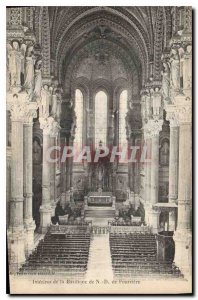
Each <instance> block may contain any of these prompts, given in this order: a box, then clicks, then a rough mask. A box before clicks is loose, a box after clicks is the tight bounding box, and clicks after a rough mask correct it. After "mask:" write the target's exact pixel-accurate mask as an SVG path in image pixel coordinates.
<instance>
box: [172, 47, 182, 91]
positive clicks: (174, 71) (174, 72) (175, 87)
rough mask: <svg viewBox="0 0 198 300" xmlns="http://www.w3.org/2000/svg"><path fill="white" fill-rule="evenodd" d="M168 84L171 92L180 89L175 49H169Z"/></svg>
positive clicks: (178, 61) (178, 66) (177, 58)
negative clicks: (169, 72)
mask: <svg viewBox="0 0 198 300" xmlns="http://www.w3.org/2000/svg"><path fill="white" fill-rule="evenodd" d="M170 69H171V76H170V84H171V88H172V89H173V92H177V91H179V89H180V60H179V53H178V50H177V49H171V53H170Z"/></svg>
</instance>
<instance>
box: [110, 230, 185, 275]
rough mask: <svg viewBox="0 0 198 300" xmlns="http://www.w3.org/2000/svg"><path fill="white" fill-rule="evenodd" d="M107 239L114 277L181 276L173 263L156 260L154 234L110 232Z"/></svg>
mask: <svg viewBox="0 0 198 300" xmlns="http://www.w3.org/2000/svg"><path fill="white" fill-rule="evenodd" d="M109 240H110V249H111V258H112V267H113V272H114V276H115V277H116V278H134V277H141V278H150V279H158V278H162V277H163V278H180V279H181V278H183V275H182V274H181V272H180V270H179V269H178V268H177V267H176V266H175V265H174V263H172V262H171V261H158V260H157V246H156V240H155V235H154V234H151V233H146V234H143V233H129V234H123V233H111V234H110V237H109Z"/></svg>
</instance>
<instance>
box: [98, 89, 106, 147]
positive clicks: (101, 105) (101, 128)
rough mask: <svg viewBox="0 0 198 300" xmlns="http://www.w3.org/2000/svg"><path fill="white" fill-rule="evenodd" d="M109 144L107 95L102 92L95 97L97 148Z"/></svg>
mask: <svg viewBox="0 0 198 300" xmlns="http://www.w3.org/2000/svg"><path fill="white" fill-rule="evenodd" d="M100 142H102V145H103V146H106V142H107V95H106V94H105V93H104V92H103V91H100V92H98V93H97V94H96V97H95V148H98V146H99V143H100Z"/></svg>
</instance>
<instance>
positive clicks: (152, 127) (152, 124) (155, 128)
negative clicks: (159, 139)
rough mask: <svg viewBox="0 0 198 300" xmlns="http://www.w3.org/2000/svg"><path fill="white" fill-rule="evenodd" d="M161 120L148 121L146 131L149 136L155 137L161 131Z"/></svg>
mask: <svg viewBox="0 0 198 300" xmlns="http://www.w3.org/2000/svg"><path fill="white" fill-rule="evenodd" d="M162 125H163V120H149V121H148V123H147V124H146V131H148V132H149V133H150V136H151V137H152V136H157V135H159V132H160V131H161V130H162Z"/></svg>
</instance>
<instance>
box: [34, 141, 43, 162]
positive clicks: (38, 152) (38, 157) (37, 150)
mask: <svg viewBox="0 0 198 300" xmlns="http://www.w3.org/2000/svg"><path fill="white" fill-rule="evenodd" d="M41 152H42V151H41V146H40V145H39V143H38V141H37V140H36V139H35V140H34V142H33V162H34V164H40V163H41V161H42V153H41Z"/></svg>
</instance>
